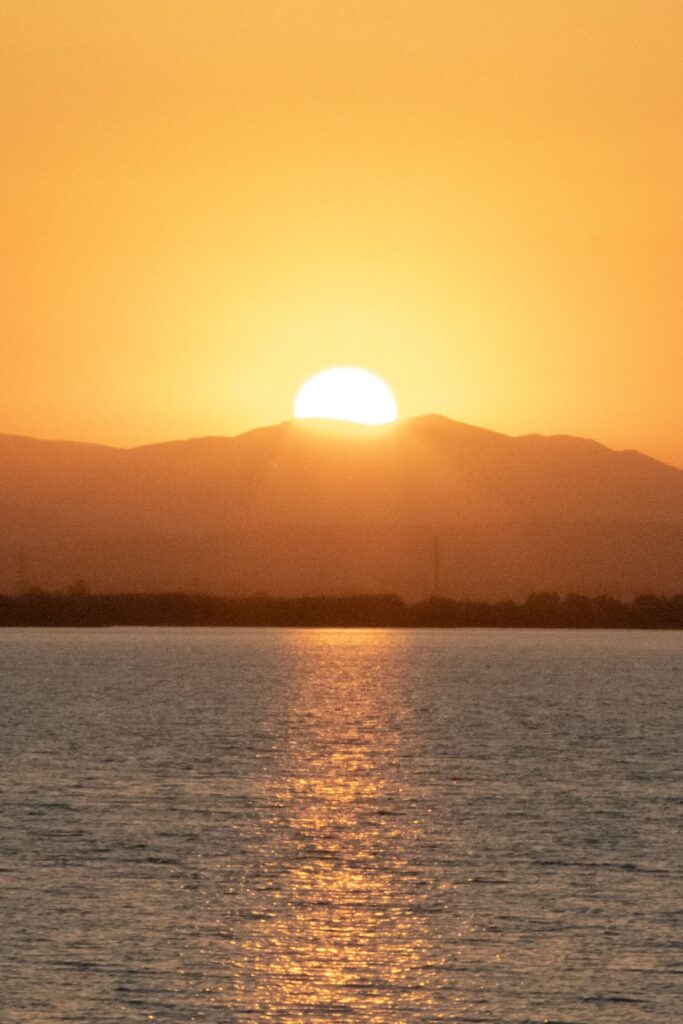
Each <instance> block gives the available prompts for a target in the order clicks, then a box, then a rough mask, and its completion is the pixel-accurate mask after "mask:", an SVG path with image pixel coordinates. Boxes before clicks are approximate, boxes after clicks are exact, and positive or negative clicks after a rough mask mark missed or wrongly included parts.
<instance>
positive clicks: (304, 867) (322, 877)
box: [230, 633, 438, 1024]
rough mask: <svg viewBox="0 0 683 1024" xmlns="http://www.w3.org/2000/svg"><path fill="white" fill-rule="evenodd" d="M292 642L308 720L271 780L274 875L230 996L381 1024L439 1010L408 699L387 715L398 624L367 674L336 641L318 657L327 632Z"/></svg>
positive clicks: (261, 1015)
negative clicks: (411, 785)
mask: <svg viewBox="0 0 683 1024" xmlns="http://www.w3.org/2000/svg"><path fill="white" fill-rule="evenodd" d="M329 637H330V635H329V634H328V636H327V640H326V642H327V643H328V644H329V642H330V641H329ZM292 642H293V643H294V644H295V645H296V649H295V652H294V653H295V656H296V658H297V660H298V661H299V662H300V676H299V682H300V685H299V687H298V690H297V693H296V697H295V700H294V703H293V706H292V707H291V708H290V716H291V717H292V719H293V720H294V721H295V722H296V727H295V728H293V729H292V735H291V740H290V742H289V743H288V747H287V751H286V756H285V764H284V765H283V770H282V771H281V772H279V773H278V778H277V779H272V780H271V779H269V780H266V783H265V785H266V787H272V788H271V789H270V793H269V796H270V802H271V806H272V817H271V820H270V822H269V830H268V831H269V842H268V844H267V847H266V849H264V851H263V862H262V864H261V867H260V875H261V876H262V877H264V878H267V879H268V880H269V881H268V882H267V883H266V892H264V893H263V894H262V895H263V897H264V898H263V900H262V902H261V906H260V907H259V908H258V909H255V911H254V914H253V917H252V919H251V920H249V921H247V922H245V923H244V927H243V928H242V929H241V933H240V934H239V935H238V936H236V944H235V945H236V953H235V963H234V965H233V966H234V968H235V970H234V978H235V987H234V992H233V998H232V1000H231V1003H230V1005H231V1006H232V1007H233V1008H234V1009H235V1010H236V1011H239V1010H241V1009H243V1010H247V1009H248V1011H250V1012H251V1013H254V1014H256V1016H257V1017H258V1019H259V1020H264V1021H268V1020H279V1021H297V1020H306V1021H309V1022H311V1024H317V1022H319V1021H320V1022H322V1021H323V1020H329V1017H330V1015H335V1016H336V1015H339V1016H340V1019H348V1018H349V1017H351V1015H354V1019H357V1018H356V1017H355V1014H356V1013H357V1012H358V1009H359V1008H360V1007H362V1011H363V1019H364V1020H367V1021H368V1022H370V1024H379V1022H382V1021H388V1020H389V1019H391V1020H397V1017H396V1013H397V1012H399V1011H400V1010H401V1009H403V1010H405V1011H406V1012H407V1011H410V1012H411V1013H414V1012H415V1010H416V1009H417V1008H419V1009H420V1010H421V1011H428V1010H429V1009H430V1007H431V1006H432V996H431V994H430V991H429V990H428V988H427V987H426V981H425V979H426V978H427V977H428V974H429V972H430V971H433V970H435V969H437V968H438V963H437V960H438V958H437V957H436V955H435V952H434V949H433V948H432V946H431V944H430V941H429V930H428V927H427V916H426V915H424V914H419V913H417V912H416V905H415V904H416V892H417V891H419V888H418V889H416V884H415V883H416V879H415V870H414V867H413V866H411V864H410V863H409V861H408V859H407V858H406V853H405V851H406V849H407V846H408V845H409V844H410V832H411V829H414V828H415V827H416V825H417V822H416V820H415V808H414V806H413V801H412V800H411V796H410V794H409V793H407V792H405V791H404V783H403V782H402V777H401V774H400V772H399V770H398V769H399V767H400V764H401V760H402V758H404V757H405V756H406V755H407V754H408V753H409V752H408V751H406V750H404V749H402V747H401V742H402V737H403V738H404V734H402V733H401V731H400V730H399V729H398V728H392V721H393V722H396V721H397V720H398V719H400V717H401V714H402V709H401V707H400V706H397V707H394V708H392V711H391V714H390V715H389V716H388V715H387V708H386V706H385V697H386V691H385V688H384V686H383V677H384V676H386V674H391V673H392V672H396V671H398V666H397V665H396V664H395V659H396V653H397V652H396V642H397V637H396V634H393V635H392V634H377V635H376V637H375V643H374V645H373V647H374V650H373V655H374V657H373V660H372V667H371V666H369V665H367V664H366V665H365V667H364V671H362V672H358V673H356V674H348V665H346V670H345V671H342V670H340V665H339V663H338V662H337V661H336V659H335V657H334V643H332V646H331V649H330V655H329V657H328V658H326V659H324V660H323V661H322V665H323V666H324V667H323V670H322V671H321V658H320V650H319V649H318V650H317V651H316V658H315V660H314V661H310V662H309V659H308V657H307V649H308V647H309V646H310V645H313V646H317V647H319V645H320V642H321V635H320V634H315V633H297V634H295V635H293V637H292ZM364 643H365V650H366V651H367V637H366V638H365V641H364ZM313 664H315V665H316V666H317V669H316V671H315V672H314V673H309V668H310V667H311V666H312V665H313ZM394 692H395V691H394ZM345 1015H346V1017H345ZM388 1015H390V1016H388Z"/></svg>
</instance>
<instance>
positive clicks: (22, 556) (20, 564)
mask: <svg viewBox="0 0 683 1024" xmlns="http://www.w3.org/2000/svg"><path fill="white" fill-rule="evenodd" d="M27 589H28V587H27V586H26V551H25V550H24V545H23V544H22V545H21V546H20V548H19V557H18V559H17V593H18V594H25V593H26V591H27Z"/></svg>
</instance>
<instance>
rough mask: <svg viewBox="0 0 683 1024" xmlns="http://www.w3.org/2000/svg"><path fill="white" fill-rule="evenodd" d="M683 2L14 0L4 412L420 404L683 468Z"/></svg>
mask: <svg viewBox="0 0 683 1024" xmlns="http://www.w3.org/2000/svg"><path fill="white" fill-rule="evenodd" d="M681 52H683V4H681V3H680V0H657V2H656V3H653V2H651V0H573V2H572V3H567V2H566V0H515V2H514V3H512V2H509V0H278V2H275V0H199V2H198V0H100V2H97V3H93V0H59V2H57V0H49V2H48V0H0V128H1V131H2V161H1V162H0V184H1V188H0V229H1V230H2V238H3V245H2V248H1V249H0V262H1V264H2V266H1V277H0V279H1V280H2V283H3V293H4V294H3V300H2V302H1V303H0V432H5V433H19V434H28V435H31V436H40V437H48V438H50V437H52V438H57V437H59V438H70V439H76V440H82V441H96V442H102V443H106V444H114V445H125V446H131V445H136V444H143V443H147V442H153V441H161V440H169V439H172V438H180V437H189V436H201V435H206V434H235V433H240V432H242V431H244V430H247V429H250V428H252V427H258V426H264V425H267V424H271V423H276V422H280V421H281V420H284V419H287V418H289V417H290V416H291V414H292V403H293V400H294V396H295V394H296V392H297V390H298V388H299V387H300V386H301V384H303V382H304V381H305V380H306V379H307V378H308V377H310V376H311V375H313V374H314V373H316V372H318V371H319V370H321V369H323V368H325V367H328V366H334V365H341V366H345V365H360V366H363V367H366V368H367V369H369V370H372V371H374V372H375V373H377V374H379V375H380V376H381V377H382V378H384V379H385V380H386V381H387V382H388V383H389V385H390V386H391V387H392V389H393V391H394V393H395V395H396V398H397V401H398V404H399V409H400V412H401V415H404V416H412V415H419V414H422V413H433V412H436V413H442V414H444V415H446V416H450V417H451V418H453V419H456V420H461V421H464V422H467V423H472V424H476V425H479V426H485V427H489V428H491V429H494V430H500V431H503V432H505V433H510V434H524V433H532V432H538V433H545V434H553V433H569V434H578V435H581V436H588V437H593V438H595V439H597V440H600V441H602V442H604V443H606V444H608V445H610V446H611V447H615V448H638V449H640V450H642V451H645V452H647V453H648V454H651V455H653V456H655V457H657V458H660V459H663V460H665V461H668V462H671V463H673V464H675V465H679V466H683V402H682V401H681V398H680V390H681V388H680V383H681V381H683V331H682V326H683V323H682V321H683V316H682V306H683V287H682V286H681V270H682V269H683V259H682V255H683V200H682V195H683V190H681V187H680V183H681V181H683V132H682V131H681V124H682V123H683V76H682V75H681V74H680V55H681Z"/></svg>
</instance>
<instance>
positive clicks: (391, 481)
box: [0, 416, 683, 599]
mask: <svg viewBox="0 0 683 1024" xmlns="http://www.w3.org/2000/svg"><path fill="white" fill-rule="evenodd" d="M0 531H1V533H0V590H5V591H11V590H16V589H17V587H19V586H29V585H33V586H42V587H49V588H53V587H62V586H66V585H68V584H69V583H70V582H71V581H73V580H74V579H75V578H82V579H83V580H85V582H86V583H87V585H88V586H89V587H90V588H91V589H93V590H95V589H98V590H99V589H102V590H121V589H131V590H168V589H200V590H208V591H212V592H216V593H221V594H230V593H251V592H254V591H267V592H269V593H273V594H301V593H321V592H325V593H344V592H345V593H348V592H358V591H371V592H372V591H394V592H398V593H401V594H403V595H404V596H406V597H410V598H414V597H422V596H425V595H426V594H429V593H430V592H432V591H433V590H434V589H435V588H438V590H439V591H440V592H441V593H443V594H445V595H449V596H459V597H462V596H470V597H473V598H486V599H497V598H503V597H506V596H510V597H521V596H525V595H526V594H527V593H529V592H530V591H532V590H541V589H543V590H545V589H551V590H560V591H569V590H575V591H581V592H584V593H588V594H596V593H605V592H610V593H613V594H615V595H617V596H629V595H631V594H633V593H638V592H644V591H657V592H663V593H674V592H677V591H681V590H683V471H682V470H679V469H675V468H673V467H671V466H666V465H664V464H662V463H660V462H657V461H655V460H654V459H651V458H648V457H647V456H645V455H642V454H640V453H638V452H632V451H628V452H615V451H611V450H610V449H608V448H606V447H604V446H603V445H600V444H597V443H596V442H594V441H587V440H581V439H578V438H573V437H565V436H557V437H541V436H538V435H530V436H526V437H519V438H513V437H507V436H505V435H503V434H498V433H495V432H493V431H489V430H483V429H481V428H477V427H471V426H466V425H464V424H461V423H456V422H453V421H452V420H448V419H445V418H444V417H440V416H423V417H418V418H416V419H411V420H404V421H400V422H398V423H396V424H392V425H390V426H387V427H374V428H367V427H356V426H353V425H334V426H333V425H329V424H320V423H312V422H288V423H282V424H279V425H277V426H273V427H266V428H263V429H260V430H253V431H250V432H248V433H246V434H242V435H240V436H238V437H234V438H222V437H208V438H198V439H193V440H188V441H175V442H169V443H166V444H156V445H147V446H143V447H140V448H135V449H117V448H109V447H106V446H100V445H90V444H79V443H72V442H61V441H59V442H58V441H37V440H33V439H29V438H22V437H15V436H9V435H0ZM435 538H436V539H437V540H438V547H439V558H438V574H437V575H436V576H435V566H434V540H435ZM21 549H23V552H24V553H23V558H22V556H21V555H20V551H21Z"/></svg>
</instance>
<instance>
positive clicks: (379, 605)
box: [0, 584, 683, 629]
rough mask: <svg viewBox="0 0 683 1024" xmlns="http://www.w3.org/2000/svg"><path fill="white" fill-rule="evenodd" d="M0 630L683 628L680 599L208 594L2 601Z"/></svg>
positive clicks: (31, 596)
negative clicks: (417, 598) (487, 599)
mask: <svg viewBox="0 0 683 1024" xmlns="http://www.w3.org/2000/svg"><path fill="white" fill-rule="evenodd" d="M0 626H368V627H372V626H385V627H386V626H407V627H419V626H435V627H449V626H451V627H452V626H506V627H507V626H513V627H514V626H517V627H543V628H580V629H596V628H597V629H683V594H677V595H676V596H674V597H661V596H659V597H658V596H655V595H653V594H643V595H641V596H639V597H636V598H634V600H633V601H631V602H622V601H619V600H617V599H616V598H614V597H609V596H602V597H585V596H582V595H581V594H567V595H566V596H561V595H559V594H555V593H541V594H531V595H530V596H529V597H528V598H527V599H526V601H524V602H522V603H519V604H516V603H514V602H513V601H503V602H499V603H496V604H487V603H484V602H479V601H467V600H451V599H448V598H442V597H432V598H429V599H428V600H425V601H420V602H418V603H416V604H406V603H405V602H404V601H403V600H402V599H401V598H400V597H397V596H396V595H394V594H378V595H370V594H358V595H352V596H348V597H324V596H319V597H297V598H281V597H269V596H267V595H254V596H252V597H248V598H225V597H215V596H211V595H206V594H187V593H163V594H89V593H88V592H87V591H86V589H85V588H84V587H83V585H82V584H75V585H74V586H73V587H71V588H70V589H69V590H68V591H59V592H51V593H48V592H46V591H41V590H33V591H29V592H28V593H25V594H20V595H16V596H7V595H4V596H3V595H0Z"/></svg>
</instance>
